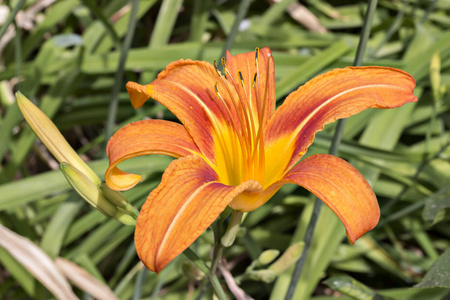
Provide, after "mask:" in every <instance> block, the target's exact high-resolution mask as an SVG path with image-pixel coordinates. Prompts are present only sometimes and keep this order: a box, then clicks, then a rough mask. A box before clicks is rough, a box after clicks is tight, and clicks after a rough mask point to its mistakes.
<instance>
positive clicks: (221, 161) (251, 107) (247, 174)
mask: <svg viewBox="0 0 450 300" xmlns="http://www.w3.org/2000/svg"><path fill="white" fill-rule="evenodd" d="M259 58H260V57H259V49H258V48H256V50H255V62H254V64H255V65H254V68H250V67H249V66H246V65H243V66H242V67H243V68H247V67H249V69H253V70H255V72H254V73H253V74H250V72H249V74H248V78H244V75H243V73H242V72H241V71H237V74H231V72H230V71H229V69H228V68H227V65H226V62H225V59H224V58H222V60H221V62H222V66H223V72H224V74H225V75H222V73H221V72H220V71H219V70H218V69H217V66H216V63H215V62H214V66H215V67H216V71H217V74H218V76H219V78H220V82H219V84H218V83H216V85H215V91H216V97H217V99H218V101H219V102H218V106H219V107H220V112H221V114H222V115H223V116H224V118H223V120H230V121H229V123H228V122H227V123H226V124H220V128H217V127H216V134H215V137H214V142H215V150H216V166H215V169H216V171H217V173H218V174H219V180H220V181H221V182H222V183H224V184H227V185H233V186H236V185H239V184H240V183H242V182H244V181H247V180H250V179H253V180H256V181H258V182H259V183H261V185H263V186H264V187H265V152H264V132H263V129H264V124H265V122H266V121H267V120H265V115H266V113H265V111H266V109H267V108H266V105H267V97H268V85H269V82H268V80H269V66H270V64H269V63H268V62H267V64H266V66H267V67H266V72H265V73H266V74H260V70H259ZM268 59H269V57H268ZM261 75H263V78H261ZM262 80H265V82H264V83H265V85H264V88H263V89H262V88H261V87H262V85H261V81H262ZM219 87H220V88H219ZM218 127H219V126H218Z"/></svg>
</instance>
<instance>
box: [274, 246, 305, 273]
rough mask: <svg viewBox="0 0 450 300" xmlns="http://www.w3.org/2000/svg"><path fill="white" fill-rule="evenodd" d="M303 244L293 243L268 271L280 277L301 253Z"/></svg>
mask: <svg viewBox="0 0 450 300" xmlns="http://www.w3.org/2000/svg"><path fill="white" fill-rule="evenodd" d="M304 246H305V243H304V242H299V243H295V244H293V245H291V246H289V248H287V249H286V251H285V252H284V253H283V254H282V255H281V257H280V258H279V259H277V261H276V262H274V263H273V264H271V265H270V267H269V270H272V271H273V272H274V273H275V274H276V275H280V274H281V273H283V272H284V271H285V270H286V269H287V268H289V267H290V266H292V265H293V264H295V262H296V261H297V260H298V259H299V258H300V256H301V255H302V253H303V247H304Z"/></svg>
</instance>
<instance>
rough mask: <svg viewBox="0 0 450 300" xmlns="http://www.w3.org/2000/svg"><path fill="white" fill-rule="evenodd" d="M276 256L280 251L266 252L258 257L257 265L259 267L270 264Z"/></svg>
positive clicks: (270, 250)
mask: <svg viewBox="0 0 450 300" xmlns="http://www.w3.org/2000/svg"><path fill="white" fill-rule="evenodd" d="M278 255H280V251H278V250H276V249H269V250H266V251H264V252H263V253H261V255H260V256H259V257H258V264H259V265H261V266H263V265H267V264H270V263H271V262H272V261H273V260H274V259H275V258H276V257H277V256H278Z"/></svg>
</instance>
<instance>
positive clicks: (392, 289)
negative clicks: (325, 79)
mask: <svg viewBox="0 0 450 300" xmlns="http://www.w3.org/2000/svg"><path fill="white" fill-rule="evenodd" d="M134 2H135V3H137V4H138V7H137V10H136V11H135V14H136V16H135V17H133V18H132V20H131V22H130V15H131V14H132V13H133V9H132V3H131V2H129V1H125V0H112V1H106V0H103V1H100V0H99V1H92V0H61V1H56V2H53V3H49V4H48V6H46V7H42V8H41V9H36V10H33V8H35V5H36V4H37V3H38V2H36V1H6V2H5V3H3V4H2V7H6V6H8V7H9V8H10V13H9V14H8V15H7V16H8V17H9V19H10V20H9V21H8V18H6V19H5V20H3V21H4V23H3V26H2V28H1V31H0V32H1V33H2V39H1V41H3V43H2V45H1V46H2V47H3V48H1V68H2V70H1V72H0V80H1V81H0V100H1V108H0V113H1V120H0V141H1V142H0V157H1V168H0V184H1V185H0V224H1V225H3V226H5V227H7V228H9V229H11V230H12V231H14V232H16V233H17V234H19V235H21V236H24V237H26V238H28V239H30V240H31V241H32V242H34V243H35V244H36V245H37V246H39V247H40V248H41V249H43V250H44V251H45V252H46V253H47V254H48V255H49V256H50V257H52V258H56V257H63V258H65V259H67V260H70V261H72V262H75V263H76V264H78V265H79V266H81V267H82V268H84V269H85V270H86V271H87V272H89V273H90V274H92V275H93V276H95V277H96V278H97V279H99V281H100V282H103V283H104V284H105V285H107V286H109V287H110V289H111V290H113V291H114V293H115V294H116V295H117V297H118V298H120V299H141V298H144V299H210V298H211V297H212V294H211V293H212V292H211V288H210V286H209V284H208V282H207V281H206V279H204V278H201V279H199V280H198V278H196V277H195V276H193V275H192V273H189V272H188V275H186V274H185V273H186V272H183V271H182V265H184V264H186V262H187V261H188V260H187V259H186V258H185V257H184V256H180V257H178V258H177V259H176V260H175V261H174V262H173V263H171V264H170V265H169V266H168V267H167V268H166V269H165V270H164V271H163V272H161V273H160V274H159V275H156V274H154V273H149V272H147V271H146V270H144V267H143V266H142V264H141V263H140V262H139V260H138V258H137V257H136V254H135V251H134V245H133V228H132V227H126V226H123V225H122V224H121V223H119V222H117V221H116V220H111V219H107V218H106V217H104V216H103V215H101V214H100V213H99V212H97V211H95V210H93V209H92V208H91V207H89V205H87V204H86V203H85V202H84V201H83V200H82V199H81V198H80V197H79V196H78V195H77V194H75V193H74V192H73V191H72V190H71V189H70V187H69V185H68V184H67V182H66V181H65V179H64V177H63V175H62V174H61V173H60V171H59V170H53V171H52V170H51V169H52V168H55V161H54V160H53V158H52V157H51V155H49V153H48V152H47V151H46V149H45V147H44V146H43V145H42V144H41V143H40V142H39V141H38V140H36V137H35V135H34V133H33V132H32V131H31V129H30V128H29V126H28V125H27V124H26V123H25V122H24V121H23V117H22V116H21V114H20V112H19V110H18V107H17V105H16V104H15V100H14V97H13V92H15V91H17V90H20V91H21V92H22V93H23V94H24V95H25V96H27V97H28V98H30V99H32V100H33V101H35V103H37V104H38V105H39V107H40V108H41V109H42V110H43V111H44V112H45V113H46V114H47V115H48V116H49V117H50V118H51V119H52V120H53V121H54V122H55V124H56V125H57V126H58V128H60V130H61V131H62V132H63V134H64V135H65V136H66V138H67V140H68V141H69V142H70V143H71V144H72V145H73V147H74V148H75V149H77V151H78V153H79V154H80V155H82V156H83V157H84V158H85V159H86V160H88V161H90V166H91V167H92V168H93V169H94V170H95V171H96V172H97V173H98V174H99V175H100V176H103V174H104V171H105V170H106V167H107V163H108V162H107V160H106V159H105V151H104V149H105V141H106V140H107V137H108V136H109V135H110V134H111V133H112V132H113V131H114V130H116V129H117V128H119V127H120V126H123V125H124V124H127V123H129V122H132V121H135V120H140V119H143V118H146V117H150V118H165V119H169V120H174V116H173V115H172V114H170V113H169V112H168V111H167V110H166V109H165V108H164V107H162V106H161V105H158V104H156V103H152V102H151V101H150V103H147V104H146V105H145V106H144V108H142V109H139V110H137V111H136V110H134V109H133V108H132V107H131V105H130V103H129V98H128V95H127V93H126V91H125V83H126V81H128V80H132V81H138V82H140V83H148V82H150V81H151V80H152V79H153V78H155V76H156V75H157V74H158V72H159V71H161V70H162V69H163V68H164V67H165V66H166V65H167V64H168V63H170V62H172V61H174V60H178V59H180V58H191V59H199V60H205V61H209V62H212V61H213V60H215V59H218V58H219V57H220V56H221V55H222V53H223V49H224V47H225V44H226V42H228V43H229V44H228V48H230V49H231V52H232V53H242V52H248V51H252V50H254V48H255V47H263V46H269V47H270V48H271V49H272V51H273V56H274V59H275V66H276V80H277V81H276V91H277V92H276V95H277V99H278V100H279V101H280V102H279V103H281V101H282V100H283V98H284V97H285V96H286V95H287V94H288V93H289V92H290V91H292V90H294V89H296V88H297V87H298V86H299V85H301V84H303V83H304V82H305V81H307V80H308V79H310V78H312V77H313V76H315V75H317V74H320V73H323V72H325V71H327V70H330V69H333V68H337V67H344V66H348V65H352V63H353V60H354V57H355V52H356V48H357V44H358V41H359V36H360V31H361V26H362V22H363V18H364V13H365V9H366V6H367V4H366V2H365V1H332V0H330V1H324V0H314V1H313V0H308V1H302V4H303V5H305V6H306V8H307V9H308V10H309V11H310V12H311V13H312V14H313V15H314V16H315V17H316V18H317V19H318V21H319V22H320V24H321V25H322V26H323V28H325V29H326V31H327V33H317V32H312V31H310V30H308V29H305V27H303V26H302V25H301V24H299V22H298V21H297V20H296V19H294V18H293V17H292V15H291V14H290V13H289V8H292V4H293V3H294V4H295V3H296V1H292V0H284V1H281V2H279V3H277V4H274V3H272V2H271V1H259V0H255V1H253V2H251V3H250V6H249V8H248V12H246V13H245V16H244V21H243V22H242V23H241V24H240V25H241V26H240V28H239V29H238V30H237V32H235V31H233V24H234V21H235V19H236V17H237V15H238V11H239V7H240V4H241V1H234V0H205V1H203V0H191V1H189V0H186V1H182V0H164V1H157V0H141V1H134ZM269 2H270V3H269ZM277 2H278V1H277ZM26 12H28V14H24V13H26ZM15 13H18V14H17V15H16V18H15V19H13V17H14V15H15ZM11 21H12V23H11ZM25 21H28V22H25ZM10 23H11V27H10V29H7V28H8V25H9V24H10ZM134 26H135V31H134V33H133V31H132V29H133V27H134ZM449 28H450V1H449V0H439V1H433V0H404V1H398V0H389V1H388V0H380V1H379V3H378V7H377V10H376V13H375V17H374V21H373V25H372V32H371V35H370V40H369V42H368V45H367V51H366V53H365V58H364V61H363V64H364V65H380V66H389V67H395V68H400V69H403V70H405V71H407V72H409V73H410V74H412V75H413V76H414V78H415V79H416V82H417V88H416V90H415V93H416V95H417V96H418V98H419V101H418V102H417V103H410V104H408V105H405V106H404V107H402V108H399V109H395V110H367V111H364V112H363V113H361V114H359V115H356V116H354V117H352V118H350V119H349V120H348V122H347V125H346V127H345V131H344V136H343V142H342V144H341V145H340V148H339V155H340V156H342V157H343V158H345V159H348V160H349V161H350V162H352V163H353V164H354V165H355V166H356V167H357V168H358V169H359V170H360V171H361V172H362V173H363V175H364V176H365V177H366V178H367V179H368V181H369V182H370V183H371V184H372V186H373V188H374V190H375V192H376V194H377V196H378V200H379V203H380V206H381V209H382V217H381V221H380V224H379V225H378V226H377V227H376V228H375V229H374V230H373V231H371V232H370V233H368V234H367V235H366V236H364V237H363V238H361V239H360V240H359V241H358V242H357V243H356V244H355V245H353V246H350V245H349V244H348V243H347V242H346V241H345V232H344V229H343V227H342V225H341V224H340V222H339V220H338V219H337V218H336V217H335V216H334V214H332V213H331V212H330V211H329V210H328V209H327V208H326V207H324V208H322V211H321V215H320V217H319V220H318V225H317V228H316V231H315V234H314V238H313V242H312V246H311V250H310V252H309V256H308V258H307V263H306V265H305V269H304V271H303V274H302V277H301V278H300V281H299V283H298V287H297V290H296V294H295V296H294V299H309V298H311V297H313V299H321V300H322V299H443V298H444V297H445V296H446V295H447V297H448V294H449V293H450V289H449V288H450V279H449V276H446V274H447V273H445V272H448V271H447V270H448V269H449V268H450V261H449V260H450V259H449V255H450V252H449V251H446V250H447V249H448V248H449V246H450V227H449V225H450V224H449V218H448V215H447V214H446V212H447V210H448V208H449V207H450V148H449V147H448V146H449V141H450V136H449V134H450V114H449V109H450V93H449V91H450V30H449ZM11 30H13V32H12V34H11ZM129 32H131V33H132V34H127V33H129ZM8 35H9V38H8ZM231 43H232V44H231ZM334 127H335V124H332V125H328V126H327V127H326V128H325V130H324V131H323V132H321V133H319V134H318V135H317V138H316V140H315V142H314V144H313V146H312V147H311V148H310V153H325V152H328V149H329V147H330V143H331V137H332V135H333V132H334ZM170 160H171V159H169V158H167V157H161V156H150V157H141V158H136V159H134V160H131V161H130V162H128V163H127V166H126V167H125V169H127V170H130V171H133V172H134V173H137V174H142V175H143V178H144V182H143V183H141V184H140V185H138V186H137V187H136V188H134V189H132V190H131V191H129V192H126V195H127V197H128V199H129V200H130V201H131V202H132V203H133V204H134V205H135V206H136V207H140V206H141V205H142V203H143V201H144V200H145V198H146V196H147V194H148V193H149V192H150V190H151V189H153V188H154V187H155V186H156V185H157V184H158V182H159V180H160V177H161V174H162V172H163V171H164V169H165V167H166V166H167V165H168V163H169V162H170ZM57 166H58V165H57V164H56V167H57ZM313 200H314V198H313V197H311V195H309V194H308V193H306V192H305V190H303V189H301V188H296V187H294V186H286V187H285V188H283V189H282V190H281V191H280V192H279V193H278V194H277V195H276V196H275V197H274V198H273V199H272V200H271V201H269V202H268V203H267V204H266V205H265V206H263V207H261V208H260V209H258V210H256V211H254V212H252V213H250V214H248V216H247V217H246V219H245V221H244V223H243V226H244V227H245V229H244V230H243V231H242V232H241V235H240V236H239V238H238V239H237V241H236V244H235V245H234V246H233V247H231V248H230V249H227V250H226V251H225V257H226V259H227V261H228V262H230V263H231V265H232V266H233V268H232V270H231V272H232V274H233V275H234V277H235V278H237V279H239V278H240V279H242V280H240V287H241V288H242V289H243V290H244V291H245V292H246V293H247V294H249V295H251V296H252V297H253V298H255V299H269V298H270V299H283V297H284V295H285V293H286V291H287V287H288V285H289V281H290V278H291V274H292V267H291V268H289V269H288V270H286V271H285V272H283V273H281V274H279V276H277V278H276V279H275V280H274V281H272V282H263V281H262V280H261V278H249V277H251V276H247V275H248V273H247V274H246V275H243V274H244V273H245V272H246V267H247V266H249V265H250V264H251V262H252V261H254V260H256V259H257V258H258V256H259V255H260V254H261V252H262V251H263V250H266V249H277V250H279V251H280V252H281V253H283V252H285V251H286V249H287V248H288V246H289V245H291V244H294V243H296V242H299V241H302V240H303V237H304V234H305V229H306V227H307V225H308V222H309V219H310V216H311V212H312V207H313ZM0 238H2V237H0ZM210 243H211V233H210V232H209V231H208V232H206V233H205V234H204V235H203V236H202V237H200V238H199V240H198V241H197V242H196V243H195V244H194V245H193V246H192V249H193V250H195V251H196V252H197V254H198V255H199V256H201V257H202V258H203V259H204V260H205V261H208V260H209V254H208V252H209V245H210ZM260 269H265V266H261V267H260ZM0 270H1V272H0V282H1V284H0V295H2V299H26V298H33V299H48V298H52V297H53V295H52V294H51V293H50V292H49V291H48V290H47V289H46V288H45V287H43V286H42V285H41V284H40V283H39V282H38V281H37V280H36V279H35V278H34V276H33V275H31V274H30V273H29V272H28V271H27V270H26V268H24V266H22V265H21V264H20V263H19V262H17V261H16V260H15V259H14V258H13V257H12V256H11V255H10V254H9V253H8V252H7V251H6V250H5V249H4V248H1V247H0ZM246 277H247V279H246ZM416 284H417V285H418V287H417V288H413V287H414V286H415V285H416ZM74 291H75V292H76V293H77V295H78V296H79V297H80V298H81V297H83V298H84V299H87V297H88V296H87V294H86V293H85V292H84V291H83V290H82V289H79V288H76V287H74ZM230 297H232V296H231V294H230Z"/></svg>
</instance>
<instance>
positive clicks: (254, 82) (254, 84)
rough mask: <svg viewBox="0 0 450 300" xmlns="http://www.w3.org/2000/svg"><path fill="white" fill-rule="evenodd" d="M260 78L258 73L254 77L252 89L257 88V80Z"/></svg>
mask: <svg viewBox="0 0 450 300" xmlns="http://www.w3.org/2000/svg"><path fill="white" fill-rule="evenodd" d="M257 78H258V73H255V75H254V76H253V82H252V87H253V88H255V86H256V79H257Z"/></svg>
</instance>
